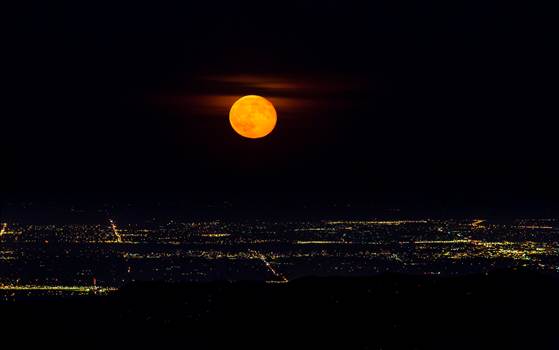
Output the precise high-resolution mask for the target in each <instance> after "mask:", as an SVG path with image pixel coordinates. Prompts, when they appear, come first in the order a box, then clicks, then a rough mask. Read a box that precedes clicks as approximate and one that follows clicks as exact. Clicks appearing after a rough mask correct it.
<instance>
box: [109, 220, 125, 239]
mask: <svg viewBox="0 0 559 350" xmlns="http://www.w3.org/2000/svg"><path fill="white" fill-rule="evenodd" d="M109 222H110V223H111V229H112V230H113V233H114V234H115V237H116V240H115V242H116V243H122V236H121V235H120V232H118V229H117V228H116V224H115V222H114V221H113V220H111V219H109Z"/></svg>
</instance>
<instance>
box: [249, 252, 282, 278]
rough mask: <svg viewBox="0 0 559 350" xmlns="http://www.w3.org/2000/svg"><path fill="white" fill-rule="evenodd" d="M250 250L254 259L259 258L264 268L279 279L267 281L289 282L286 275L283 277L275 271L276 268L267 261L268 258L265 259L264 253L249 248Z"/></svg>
mask: <svg viewBox="0 0 559 350" xmlns="http://www.w3.org/2000/svg"><path fill="white" fill-rule="evenodd" d="M250 252H251V253H252V255H253V256H254V257H255V258H256V259H260V260H261V261H262V262H263V263H264V265H265V266H266V268H267V269H268V270H270V272H271V273H272V274H273V275H274V276H276V277H277V278H278V279H279V281H269V282H277V283H287V282H289V280H288V279H287V277H285V276H284V275H283V274H281V273H279V272H278V271H276V269H274V268H273V267H272V265H271V264H270V263H269V262H268V259H266V256H265V255H264V254H262V253H259V252H257V251H254V250H251V251H250Z"/></svg>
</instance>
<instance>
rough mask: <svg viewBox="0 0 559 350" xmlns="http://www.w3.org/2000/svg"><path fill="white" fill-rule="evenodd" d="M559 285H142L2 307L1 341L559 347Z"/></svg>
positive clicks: (547, 281) (430, 280) (534, 277)
mask: <svg viewBox="0 0 559 350" xmlns="http://www.w3.org/2000/svg"><path fill="white" fill-rule="evenodd" d="M558 296H559V280H558V279H557V278H556V277H553V276H549V275H540V274H535V273H530V272H520V271H501V272H495V273H491V274H488V275H470V276H462V277H424V276H406V275H381V276H376V277H367V278H305V279H300V280H295V281H292V282H290V283H287V284H266V283H255V282H236V283H228V282H216V283H209V284H194V285H192V284H189V285H186V284H185V285H177V284H165V283H136V284H132V285H129V286H127V287H125V288H123V289H122V290H120V291H119V292H117V293H115V294H113V295H110V296H104V297H73V298H66V299H64V298H47V299H41V300H31V299H29V300H26V299H20V300H18V301H15V302H4V303H2V304H0V315H1V317H0V327H1V330H2V338H3V339H2V340H1V341H2V342H3V343H6V344H7V343H8V342H9V341H17V344H20V345H37V346H40V347H42V348H44V347H46V346H49V345H55V346H58V347H60V348H74V349H75V348H80V347H102V348H129V349H133V348H142V349H143V348H146V349H148V348H149V349H167V348H183V349H217V348H240V349H242V348H250V349H267V348H282V349H296V348H308V349H321V348H335V349H511V348H513V349H559V327H558V326H559V324H558V323H559V322H558V321H557V315H558V314H559V301H558V300H559V299H558Z"/></svg>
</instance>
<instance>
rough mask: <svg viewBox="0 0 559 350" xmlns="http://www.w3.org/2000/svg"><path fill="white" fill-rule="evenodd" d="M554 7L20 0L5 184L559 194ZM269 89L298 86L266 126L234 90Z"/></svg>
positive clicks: (400, 200)
mask: <svg viewBox="0 0 559 350" xmlns="http://www.w3.org/2000/svg"><path fill="white" fill-rule="evenodd" d="M552 13H553V9H551V8H546V7H545V5H536V4H529V3H525V2H516V1H512V2H511V1H473V2H472V1H451V2H448V1H440V2H439V1H437V2H433V1H427V2H411V1H410V2H407V1H375V2H373V1H371V2H364V1H363V2H358V1H334V0H330V1H309V0H306V1H266V2H262V1H227V2H225V1H224V2H221V1H204V2H201V1H200V2H142V1H140V2H131V3H128V4H114V3H110V4H101V3H96V2H60V3H56V4H54V3H50V4H48V3H46V2H36V3H27V4H25V5H21V6H18V8H14V9H10V11H9V14H10V16H9V17H10V19H9V20H8V22H7V24H8V28H7V31H6V32H5V33H6V34H7V39H6V41H5V42H4V44H3V46H4V49H3V52H4V53H3V56H5V57H7V59H8V62H7V63H5V64H4V69H5V70H6V74H5V79H4V80H5V82H6V83H7V84H6V85H7V87H8V93H7V94H5V95H4V97H5V98H6V103H5V104H4V107H3V110H4V111H3V112H2V127H1V130H2V131H1V134H2V137H1V141H0V142H1V146H2V148H1V154H2V188H3V189H4V191H5V193H11V194H14V193H15V194H17V193H25V194H26V195H30V194H31V195H33V194H37V193H49V195H53V196H57V195H58V194H65V195H72V194H76V195H78V194H79V195H83V193H105V194H107V196H108V197H110V196H111V195H112V194H115V196H116V194H119V195H120V194H122V193H125V194H126V193H128V194H130V193H133V194H135V195H136V196H140V197H141V196H143V195H145V196H157V195H158V194H157V193H159V194H160V193H167V194H169V193H171V194H173V195H176V196H185V197H187V196H189V195H194V194H196V196H201V197H204V195H205V194H208V196H210V194H211V196H212V198H223V199H224V200H225V199H228V198H229V197H234V198H244V199H245V200H246V199H247V198H248V200H250V198H251V196H255V197H260V198H264V201H270V202H273V201H275V200H276V199H277V198H278V197H282V196H283V197H285V196H286V193H287V194H289V196H293V197H298V196H299V197H309V198H318V200H331V199H332V200H343V201H350V202H351V201H352V200H358V201H363V200H365V201H372V202H378V203H386V205H395V206H398V205H400V204H401V205H406V204H407V203H413V204H414V205H421V203H439V205H442V206H446V205H448V206H462V207H467V206H474V207H475V206H480V207H493V206H497V207H498V206H506V205H510V203H515V204H513V205H515V206H518V207H519V208H520V209H523V208H524V207H529V206H531V205H533V204H534V205H538V206H541V207H549V206H551V207H553V206H555V207H557V203H558V202H559V191H558V190H557V179H558V175H559V171H558V167H557V164H556V163H557V162H556V154H557V142H556V129H555V127H554V120H555V118H556V116H557V108H556V92H557V90H556V80H554V79H553V75H552V70H553V66H554V65H555V64H556V62H557V61H556V60H555V59H554V56H553V53H554V52H553V51H554V50H553V46H556V38H557V36H556V34H557V31H556V30H554V24H553V20H554V18H553V15H552ZM251 93H252V94H260V95H263V96H267V97H269V98H271V99H276V101H279V104H280V105H278V113H279V120H278V126H277V129H276V130H275V131H274V132H273V133H272V134H271V135H270V136H269V137H266V138H264V139H261V140H247V139H243V138H240V137H239V136H238V135H236V134H234V133H233V132H232V129H231V128H230V126H229V124H228V115H227V111H228V107H229V106H228V105H227V104H226V103H225V102H224V101H226V102H227V101H229V100H230V99H231V98H233V97H235V96H241V95H243V94H251ZM227 103H228V102H227ZM154 193H155V194H154Z"/></svg>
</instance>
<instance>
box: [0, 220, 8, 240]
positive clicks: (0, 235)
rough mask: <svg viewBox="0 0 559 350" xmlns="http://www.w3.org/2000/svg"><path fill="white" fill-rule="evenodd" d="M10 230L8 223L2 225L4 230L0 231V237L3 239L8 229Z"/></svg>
mask: <svg viewBox="0 0 559 350" xmlns="http://www.w3.org/2000/svg"><path fill="white" fill-rule="evenodd" d="M7 228H8V223H3V224H2V229H0V237H2V236H3V235H5V234H6V232H7V231H6V229H7Z"/></svg>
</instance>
